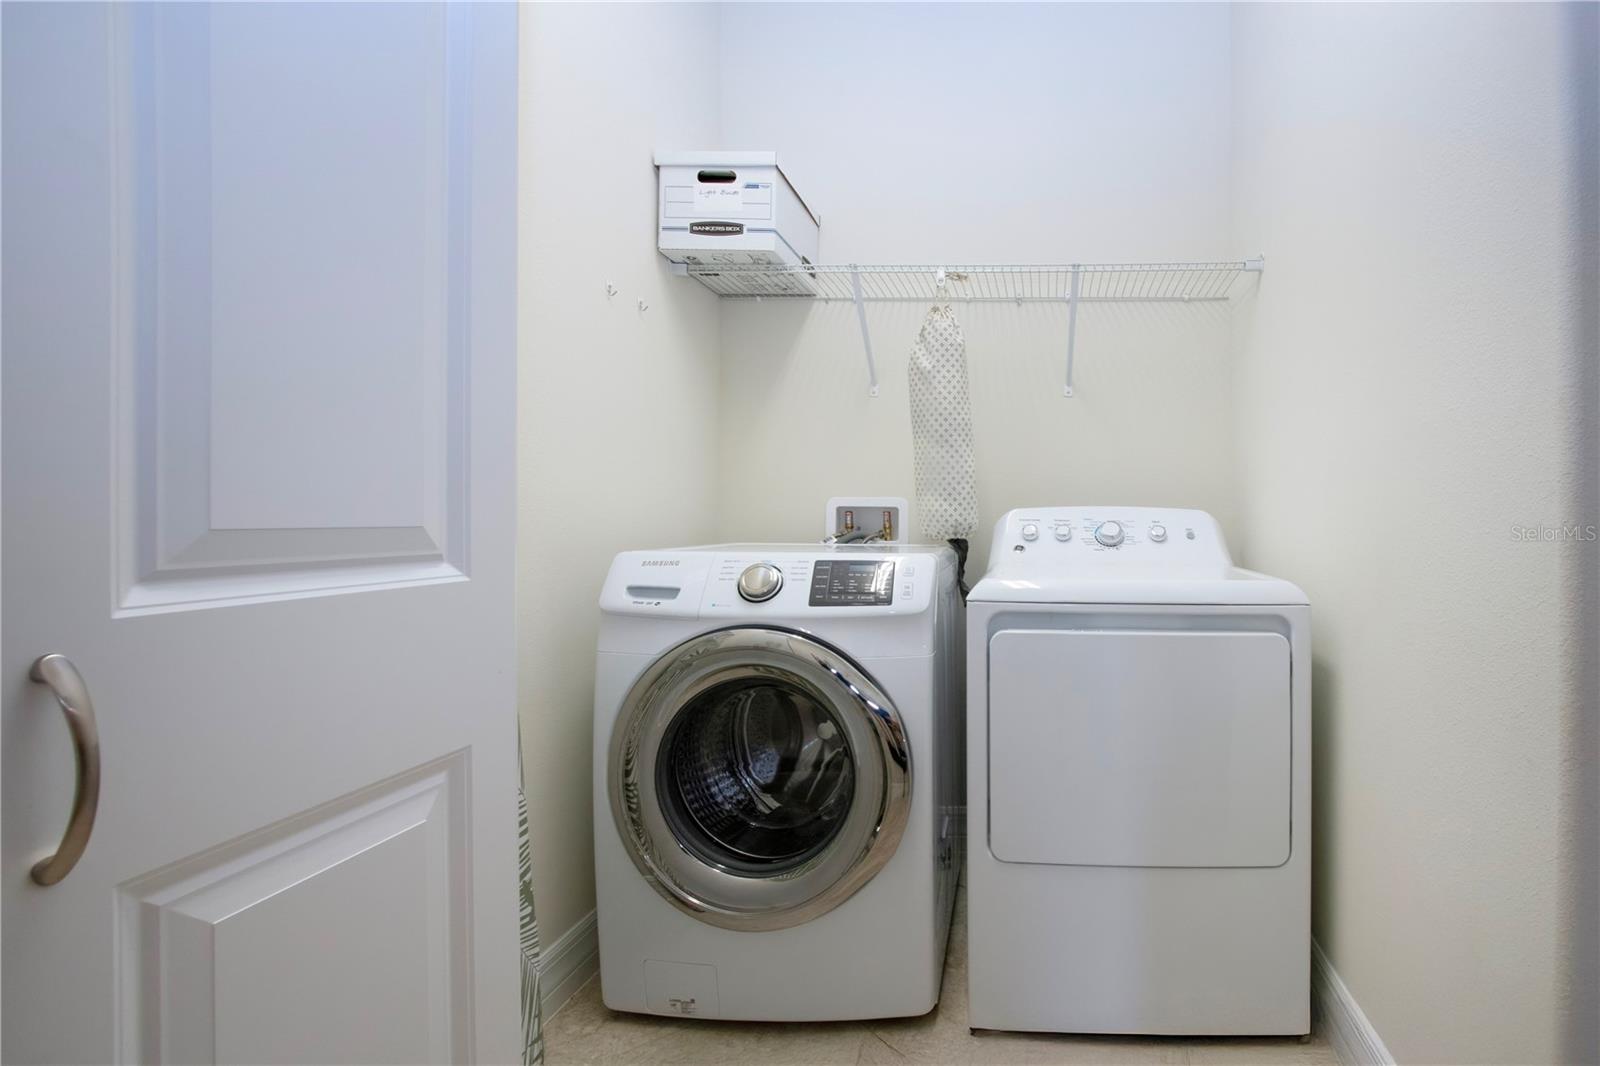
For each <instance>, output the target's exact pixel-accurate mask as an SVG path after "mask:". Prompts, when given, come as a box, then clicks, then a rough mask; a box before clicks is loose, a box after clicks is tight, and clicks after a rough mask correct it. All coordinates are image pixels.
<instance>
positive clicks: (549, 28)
mask: <svg viewBox="0 0 1600 1066" xmlns="http://www.w3.org/2000/svg"><path fill="white" fill-rule="evenodd" d="M520 35H521V65H522V88H521V95H522V100H521V176H520V182H521V215H520V218H519V221H518V225H519V243H520V247H521V259H520V271H521V278H520V293H521V304H520V313H521V318H520V321H519V336H520V344H521V356H520V373H519V385H518V392H519V418H520V425H519V433H520V438H521V439H520V457H519V458H520V470H519V477H520V481H521V486H522V488H521V500H520V514H519V526H518V529H519V533H518V537H519V541H518V571H519V573H518V604H519V612H518V615H519V616H518V635H519V640H520V642H521V646H522V649H523V653H522V654H523V657H522V661H521V663H520V670H519V685H518V688H519V702H520V704H521V715H522V730H523V747H524V754H525V759H526V765H525V770H526V776H527V780H528V782H529V787H530V792H529V804H530V807H531V825H530V829H531V834H532V845H533V854H534V889H535V893H534V894H535V900H536V903H537V907H538V916H539V921H540V925H541V927H542V929H543V931H544V933H545V943H546V946H547V947H548V945H549V944H550V943H551V942H552V941H554V940H555V939H556V938H558V937H559V936H560V935H561V934H562V933H564V932H566V931H567V930H568V929H570V928H571V927H572V926H573V925H574V924H575V923H577V922H578V921H580V920H581V919H582V918H583V917H584V916H585V915H586V914H587V913H588V912H589V911H590V910H591V909H592V908H593V907H594V862H593V858H592V841H591V835H590V820H589V779H590V735H591V728H592V722H593V713H594V710H593V702H592V701H593V698H594V696H593V683H594V678H593V663H594V641H595V630H596V624H597V622H598V616H597V612H596V608H595V601H596V597H597V596H598V594H599V588H600V583H601V581H602V580H603V579H604V577H605V572H606V569H607V567H608V566H609V565H610V562H611V558H612V556H613V555H614V554H616V553H617V552H618V551H621V550H623V549H625V548H636V547H640V546H642V545H648V544H675V543H692V542H696V541H703V540H705V539H706V538H707V537H709V536H710V534H711V531H712V522H711V516H712V512H713V510H714V508H715V497H714V495H713V491H712V484H713V479H714V477H715V475H716V469H717V460H716V426H717V392H718V380H717V358H718V350H719V344H718V317H717V307H716V301H715V298H714V297H712V296H711V295H710V294H709V293H707V292H704V291H701V290H700V289H699V287H698V286H696V285H693V284H685V283H684V282H683V281H682V279H679V278H674V277H671V276H669V275H668V274H667V273H666V268H665V264H664V262H663V261H662V260H661V258H660V256H658V255H657V254H656V250H655V169H654V166H653V164H652V158H651V153H652V152H653V150H654V149H655V147H656V146H657V145H686V144H687V145H694V144H705V143H711V142H713V141H715V140H716V135H717V134H716V123H717V81H716V56H717V38H718V16H717V12H716V9H715V8H714V7H713V6H711V5H704V4H661V5H655V4H639V5H633V4H619V5H607V4H574V5H562V4H540V5H526V6H524V7H523V8H522V10H521V27H520ZM607 281H610V282H612V283H613V284H615V285H616V287H617V288H618V289H619V290H620V292H619V293H618V295H616V296H615V297H611V298H608V297H607V296H606V293H605V284H606V282H607ZM639 299H643V300H644V301H645V302H646V303H647V304H648V305H649V309H648V310H646V311H644V312H640V311H639V310H638V309H637V301H638V300H639Z"/></svg>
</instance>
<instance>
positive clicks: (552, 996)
mask: <svg viewBox="0 0 1600 1066" xmlns="http://www.w3.org/2000/svg"><path fill="white" fill-rule="evenodd" d="M599 968H600V926H599V923H598V922H597V921H596V920H595V912H594V911H590V912H589V913H588V914H586V915H584V916H583V917H582V918H580V919H578V922H577V924H575V925H574V926H573V927H572V928H571V929H568V930H567V931H566V932H565V933H562V934H561V935H560V936H559V937H557V938H556V941H555V943H553V944H551V945H550V947H549V948H547V949H546V950H544V951H541V952H540V953H539V1009H540V1013H541V1014H542V1015H543V1016H544V1020H545V1021H546V1022H549V1020H550V1019H551V1018H552V1017H554V1016H555V1013H556V1011H558V1010H560V1009H561V1008H562V1007H564V1006H566V1003H567V1000H569V999H571V998H572V994H573V993H574V992H576V991H577V990H578V989H580V988H582V987H583V984H584V982H585V981H587V980H589V978H591V977H593V976H594V975H595V971H597V970H598V969H599Z"/></svg>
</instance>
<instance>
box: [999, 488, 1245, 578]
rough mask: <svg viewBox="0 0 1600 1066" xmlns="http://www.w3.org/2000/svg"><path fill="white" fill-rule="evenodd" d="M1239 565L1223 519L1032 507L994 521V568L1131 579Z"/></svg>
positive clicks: (1170, 511) (1157, 510) (1165, 511)
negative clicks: (1219, 522) (1224, 535)
mask: <svg viewBox="0 0 1600 1066" xmlns="http://www.w3.org/2000/svg"><path fill="white" fill-rule="evenodd" d="M1232 565H1233V560H1232V559H1231V558H1230V556H1229V555H1228V547H1227V544H1226V543H1225V542H1224V541H1223V538H1222V530H1221V528H1220V527H1219V526H1218V525H1217V521H1216V519H1214V518H1212V517H1211V516H1210V515H1209V514H1207V513H1206V512H1204V511H1194V510H1184V509H1179V508H1163V507H1111V506H1106V507H1030V508H1019V509H1017V510H1015V511H1011V512H1009V513H1008V514H1006V516H1005V517H1003V518H1002V519H1000V522H999V523H998V524H997V525H996V526H995V531H994V541H993V545H992V547H991V548H990V551H989V573H990V574H1001V573H1004V574H1005V575H1008V576H1016V575H1025V574H1027V573H1029V572H1040V571H1043V572H1047V573H1050V574H1060V573H1063V572H1071V573H1073V574H1075V575H1077V576H1082V577H1096V576H1105V577H1119V578H1126V577H1131V576H1137V575H1139V574H1142V573H1147V572H1148V573H1151V574H1156V575H1170V574H1175V573H1188V572H1193V573H1196V574H1206V575H1210V574H1217V573H1220V572H1222V571H1225V570H1227V569H1228V568H1229V567H1231V566H1232Z"/></svg>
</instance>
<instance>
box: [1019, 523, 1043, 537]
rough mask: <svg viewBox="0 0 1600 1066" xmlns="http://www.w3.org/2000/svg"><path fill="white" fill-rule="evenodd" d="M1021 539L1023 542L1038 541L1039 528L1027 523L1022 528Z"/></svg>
mask: <svg viewBox="0 0 1600 1066" xmlns="http://www.w3.org/2000/svg"><path fill="white" fill-rule="evenodd" d="M1022 539H1023V540H1038V539H1039V527H1038V526H1036V525H1034V524H1033V523H1032V522H1029V523H1028V524H1027V525H1025V526H1023V527H1022Z"/></svg>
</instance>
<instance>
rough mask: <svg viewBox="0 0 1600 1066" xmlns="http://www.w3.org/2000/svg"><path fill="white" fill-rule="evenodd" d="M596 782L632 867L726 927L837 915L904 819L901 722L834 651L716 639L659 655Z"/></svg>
mask: <svg viewBox="0 0 1600 1066" xmlns="http://www.w3.org/2000/svg"><path fill="white" fill-rule="evenodd" d="M610 773H611V786H612V787H611V796H612V808H613V814H614V815H615V817H616V821H617V826H618V829H619V830H620V831H621V834H622V839H623V841H624V843H625V845H626V846H627V847H628V849H629V851H630V853H631V855H632V857H633V860H634V863H635V865H636V866H638V867H639V869H640V871H641V872H642V873H644V874H645V876H646V877H647V878H648V879H649V880H650V882H651V883H652V884H653V885H654V886H655V887H656V889H657V890H658V891H660V892H661V893H662V895H664V896H665V897H666V898H667V899H669V900H671V901H672V902H673V903H674V904H675V905H677V906H678V907H680V908H681V909H683V910H685V911H686V912H688V913H690V914H693V915H694V916H695V917H697V918H700V919H701V920H703V921H706V922H710V923H712V924H715V925H722V926H726V927H729V928H740V929H779V928H784V927H787V926H791V925H797V924H799V923H801V922H804V921H809V920H810V919H812V918H815V917H817V916H818V915H820V914H823V913H826V912H827V911H828V910H831V909H832V908H834V907H836V906H838V905H839V904H840V903H842V902H844V900H845V899H848V898H849V897H850V895H852V894H853V893H854V892H855V891H857V890H858V889H859V888H860V887H861V886H862V885H863V884H865V883H866V882H867V881H868V880H870V879H871V877H872V876H873V875H874V874H875V873H876V872H877V871H878V870H879V869H881V868H882V866H883V864H884V863H885V862H887V861H888V858H889V856H890V855H892V854H893V852H894V849H895V846H896V845H897V844H898V842H899V839H900V835H901V832H902V831H903V830H904V827H905V821H906V818H907V816H908V814H909V807H910V796H911V792H910V757H909V751H908V749H907V747H906V738H905V730H904V726H903V724H902V723H901V721H900V718H899V715H898V714H896V713H895V711H894V709H893V708H892V707H891V706H890V705H889V703H888V700H887V698H886V697H884V695H883V693H882V692H880V691H879V690H878V688H877V686H876V684H874V683H873V681H872V680H871V679H870V678H869V677H868V676H867V675H866V674H865V673H864V672H863V671H862V670H861V669H860V668H859V667H857V666H856V665H855V664H854V663H852V662H850V661H849V660H848V659H846V658H845V657H844V656H843V655H842V654H841V653H839V652H838V651H836V650H835V649H833V648H830V647H828V646H827V645H825V644H822V643H820V642H818V641H816V640H813V639H812V638H809V637H806V636H804V635H802V634H799V633H792V632H789V631H786V630H775V629H751V628H740V629H726V630H719V631H717V632H714V633H708V634H705V635H704V636H701V637H697V638H695V639H693V640H691V641H688V642H686V643H685V644H682V645H680V646H678V647H677V648H674V649H673V650H672V651H670V652H668V653H667V654H666V655H664V656H662V657H661V658H660V659H659V660H658V661H657V662H656V663H655V664H654V666H652V667H651V669H650V670H648V671H646V672H645V674H644V676H642V677H641V678H640V679H639V681H638V682H636V683H635V685H634V686H633V689H632V690H631V691H630V692H629V694H628V697H627V699H626V700H625V701H624V704H623V708H622V713H621V715H620V716H619V718H618V722H617V726H616V731H615V733H614V734H613V737H612V763H611V769H610Z"/></svg>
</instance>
